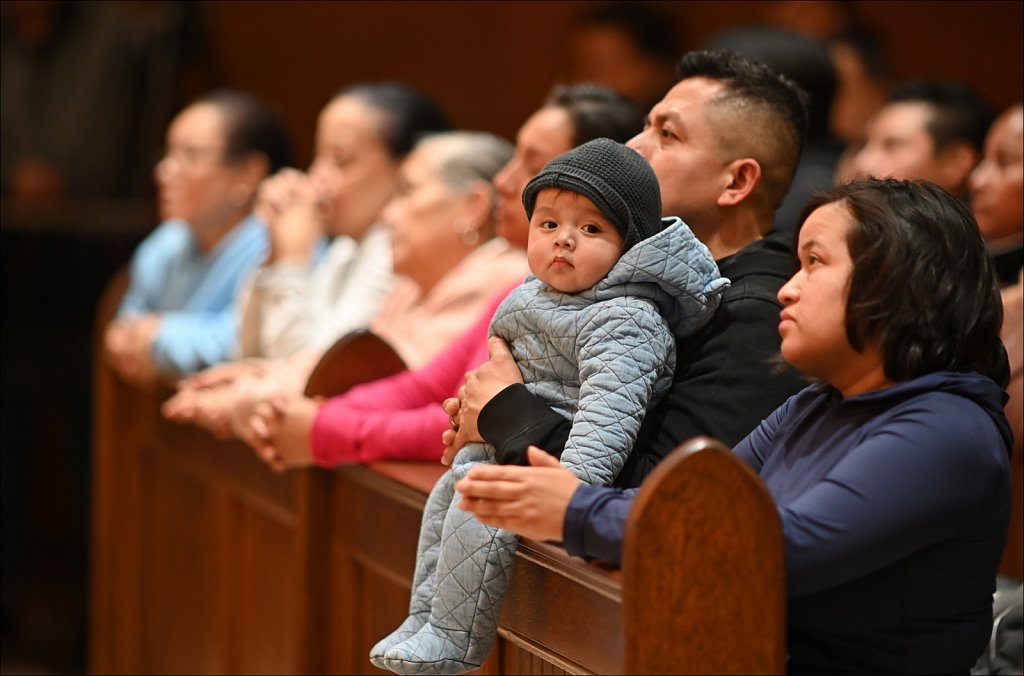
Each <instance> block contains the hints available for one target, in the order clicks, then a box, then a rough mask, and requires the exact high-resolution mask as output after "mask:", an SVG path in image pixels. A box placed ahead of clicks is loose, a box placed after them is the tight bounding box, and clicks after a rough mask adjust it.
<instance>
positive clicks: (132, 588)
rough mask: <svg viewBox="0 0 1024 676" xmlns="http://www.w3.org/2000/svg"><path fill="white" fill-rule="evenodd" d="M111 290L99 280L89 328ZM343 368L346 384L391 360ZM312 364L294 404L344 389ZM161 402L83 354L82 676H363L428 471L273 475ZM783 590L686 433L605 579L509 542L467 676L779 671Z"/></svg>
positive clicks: (754, 519) (735, 503)
mask: <svg viewBox="0 0 1024 676" xmlns="http://www.w3.org/2000/svg"><path fill="white" fill-rule="evenodd" d="M123 284H124V280H123V278H120V280H119V281H118V280H115V282H113V283H112V284H111V285H110V287H108V289H107V294H106V296H105V298H104V300H103V303H102V304H101V308H100V310H99V312H98V316H97V327H98V330H99V329H100V328H101V327H102V326H104V325H105V323H106V321H107V320H108V319H109V317H110V316H111V315H112V314H113V311H114V308H115V307H116V302H117V298H118V297H119V296H120V291H121V290H122V289H123ZM364 340H365V342H366V343H367V344H371V345H372V344H374V341H373V340H372V339H364ZM97 344H101V343H97ZM377 347H379V346H374V347H373V348H372V349H377ZM360 364H361V365H360V368H362V369H363V371H362V372H361V373H360V375H359V378H362V379H365V378H370V377H376V376H379V375H382V374H374V373H371V371H372V369H371V368H369V367H368V365H371V364H378V365H381V366H382V368H381V370H382V371H383V372H387V371H389V370H394V368H397V366H400V362H399V363H398V364H397V365H396V363H395V362H393V361H390V362H389V361H388V359H387V358H386V357H382V356H381V355H380V354H376V355H374V356H373V357H372V358H367V359H364V360H362V361H361V362H360ZM364 367H365V368H364ZM331 368H333V367H331ZM327 370H329V369H328V367H323V368H318V373H319V375H316V373H315V374H314V378H311V382H310V385H311V388H310V391H314V390H315V391H317V392H322V393H325V392H336V391H338V390H343V389H344V387H346V386H347V385H350V384H352V383H351V382H349V383H347V384H342V385H340V386H339V385H338V384H337V383H338V382H339V381H338V380H336V379H335V378H333V377H327V376H326V375H325V373H326V372H327ZM335 375H337V374H335ZM317 378H321V380H320V381H319V384H316V383H314V381H316V380H317ZM359 378H350V380H358V379H359ZM169 394H170V390H168V389H158V390H155V391H142V390H138V389H133V388H131V387H129V386H127V385H125V384H124V383H123V382H121V381H120V380H119V379H118V378H117V377H116V376H115V375H114V374H113V373H112V372H111V371H110V370H109V369H108V368H107V367H106V365H105V364H104V363H103V360H102V358H101V356H100V355H99V354H97V359H96V382H95V416H96V426H95V439H94V455H93V459H94V490H93V494H94V496H95V497H94V506H93V535H94V539H93V545H92V547H93V549H92V583H93V586H92V598H91V616H90V622H91V623H90V653H89V667H90V671H91V672H92V673H97V674H99V673H145V674H150V673H379V672H377V670H376V669H374V668H373V667H372V665H371V664H370V663H369V661H368V659H367V653H368V651H369V648H370V647H371V646H372V645H373V644H374V643H375V642H376V641H377V640H378V639H379V638H381V637H382V636H383V635H385V634H386V633H388V632H389V631H391V630H392V629H394V628H395V627H396V626H397V625H398V623H399V622H400V621H401V620H402V619H403V618H404V617H405V614H406V610H407V604H408V599H409V590H410V586H411V578H412V572H413V562H414V557H415V545H416V540H417V536H418V533H419V526H420V518H421V514H422V508H423V503H424V501H425V499H426V494H427V493H428V492H429V490H430V488H431V486H432V485H433V483H434V482H435V481H436V479H437V477H438V476H439V475H440V473H441V472H442V471H443V468H442V467H441V466H440V465H433V464H423V463H419V464H417V463H399V462H395V463H380V464H375V465H370V466H346V467H342V468H340V469H338V470H336V471H325V470H322V469H305V470H299V471H291V472H288V473H286V474H283V475H276V474H273V473H272V472H270V471H268V470H267V468H266V467H265V466H264V465H263V463H262V462H260V461H259V460H258V459H257V458H256V457H255V455H254V454H253V453H252V451H251V450H250V449H248V447H246V446H244V445H242V444H241V443H238V442H224V441H219V440H216V439H215V438H214V437H212V436H211V435H209V434H207V433H206V432H204V431H202V430H200V429H198V428H194V427H192V426H188V425H179V424H176V423H172V422H169V421H167V420H166V419H164V418H163V417H162V416H161V415H160V411H159V407H160V403H161V402H162V401H163V400H164V399H165V398H166V397H167V396H168V395H169ZM784 589H785V581H784V579H783V554H782V540H781V533H780V529H779V523H778V517H777V514H776V511H775V509H774V507H773V506H772V503H771V500H770V498H769V496H768V494H767V492H766V491H765V489H764V487H763V485H762V484H761V482H760V481H759V480H758V479H757V477H756V476H755V475H754V474H753V473H752V472H750V470H749V469H747V468H746V467H745V466H744V465H743V464H742V463H741V462H739V461H738V460H737V459H735V458H734V457H733V456H732V455H731V454H730V453H729V452H728V450H727V449H725V448H723V447H721V445H720V444H717V442H713V441H711V440H709V439H697V440H694V441H692V442H690V443H689V444H686V445H685V446H684V447H682V448H680V449H678V450H677V451H676V452H675V453H674V454H673V455H671V456H670V457H669V458H667V459H666V460H665V461H664V462H663V464H662V465H661V466H660V467H659V468H658V469H657V471H656V472H655V473H654V474H652V475H651V477H650V478H649V480H648V481H647V482H646V483H645V485H644V488H643V490H642V491H641V492H640V496H639V497H638V500H637V503H636V505H635V509H634V510H633V512H632V513H631V515H630V521H629V524H628V530H627V539H626V543H625V551H624V565H623V568H622V570H621V571H613V570H609V569H606V568H604V567H601V566H599V565H597V564H594V563H588V562H585V561H582V560H580V559H577V558H574V557H570V556H569V555H567V554H566V553H565V551H564V550H563V549H561V548H560V547H558V546H556V545H553V544H549V543H543V542H536V541H532V540H523V541H522V543H521V545H520V547H519V550H518V553H517V562H516V567H515V572H514V575H513V579H512V582H511V585H510V588H509V592H508V595H507V597H506V601H505V605H504V607H503V610H502V614H501V620H500V627H499V641H498V646H497V648H496V650H495V651H494V653H493V654H492V656H491V658H490V659H489V660H488V662H487V663H486V664H485V665H484V666H483V667H482V668H481V670H480V672H481V673H493V674H504V673H521V674H540V673H544V674H552V673H555V674H557V673H715V672H720V673H726V672H732V673H781V672H783V671H784V669H785V636H784V627H785V621H784V612H785V610H784V609H785V596H784Z"/></svg>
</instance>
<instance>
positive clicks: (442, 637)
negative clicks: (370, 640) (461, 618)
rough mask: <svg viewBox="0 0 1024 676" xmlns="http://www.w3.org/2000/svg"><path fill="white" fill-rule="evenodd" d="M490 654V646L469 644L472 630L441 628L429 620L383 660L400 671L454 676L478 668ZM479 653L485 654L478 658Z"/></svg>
mask: <svg viewBox="0 0 1024 676" xmlns="http://www.w3.org/2000/svg"><path fill="white" fill-rule="evenodd" d="M492 642H493V640H492ZM488 653H490V646H470V645H469V632H468V631H459V630H455V631H447V630H446V631H439V630H437V629H435V628H434V627H433V626H432V625H431V624H429V623H427V624H424V625H423V627H422V628H421V629H420V630H419V631H418V632H416V634H415V635H413V636H412V637H410V638H408V639H407V640H405V641H403V642H401V643H399V644H397V645H395V646H394V647H392V648H391V649H390V650H388V651H387V653H385V655H384V660H383V662H384V668H385V669H389V670H390V671H393V672H395V673H396V674H440V675H442V676H453V675H454V674H464V673H466V672H467V671H472V670H474V669H477V668H478V667H479V666H480V665H481V664H483V661H484V659H485V658H486V657H487V654H488ZM478 655H482V657H480V658H479V659H476V656H478Z"/></svg>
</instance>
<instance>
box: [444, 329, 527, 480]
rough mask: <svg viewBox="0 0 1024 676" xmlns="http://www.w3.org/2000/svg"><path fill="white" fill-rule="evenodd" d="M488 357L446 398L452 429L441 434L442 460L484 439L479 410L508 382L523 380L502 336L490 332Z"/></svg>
mask: <svg viewBox="0 0 1024 676" xmlns="http://www.w3.org/2000/svg"><path fill="white" fill-rule="evenodd" d="M487 357H488V360H487V361H486V362H484V363H483V364H481V365H480V367H479V368H478V369H476V370H475V371H470V372H469V373H467V374H466V384H465V385H463V386H462V387H461V388H460V389H459V396H458V398H451V399H445V401H444V404H442V406H443V407H444V412H445V413H447V414H448V415H449V417H450V418H451V420H452V423H453V425H452V429H451V430H446V431H445V432H444V434H443V435H442V436H441V441H442V443H444V445H445V450H444V455H443V456H442V457H441V462H442V464H445V465H451V464H452V460H453V459H454V458H455V454H456V453H458V452H459V450H460V449H461V448H462V447H463V446H465V445H466V444H468V443H470V442H473V441H483V438H482V437H481V436H480V432H479V430H478V429H477V419H478V418H479V417H480V410H481V409H483V407H484V406H485V405H486V404H487V402H489V401H490V400H491V399H493V398H494V395H496V394H498V392H501V391H502V390H503V389H505V388H506V387H508V386H509V385H514V384H516V383H522V382H523V374H522V373H521V372H520V371H519V366H518V365H517V364H516V360H515V358H514V357H513V356H512V353H511V352H510V351H509V349H508V345H507V344H506V343H505V341H504V340H502V339H501V338H498V337H497V336H492V337H491V338H490V339H489V340H488V341H487Z"/></svg>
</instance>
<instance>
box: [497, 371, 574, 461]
mask: <svg viewBox="0 0 1024 676" xmlns="http://www.w3.org/2000/svg"><path fill="white" fill-rule="evenodd" d="M571 428H572V423H571V422H570V421H569V420H566V419H565V418H563V417H562V416H560V415H559V414H557V413H555V412H554V411H552V410H551V409H550V408H548V406H547V404H545V403H544V402H543V401H542V400H541V399H538V398H537V397H535V396H533V395H532V394H530V391H529V390H527V389H526V386H525V385H519V384H517V385H509V386H508V387H506V388H505V389H503V390H502V391H501V392H499V393H498V394H497V395H495V396H494V398H492V399H491V400H490V401H489V402H487V404H486V405H485V406H484V407H483V409H481V410H480V418H479V420H477V429H479V431H480V434H481V436H483V438H484V440H485V441H487V442H488V443H489V444H491V445H492V446H494V448H495V449H497V457H498V462H500V463H501V464H503V465H526V464H529V463H528V462H527V459H526V448H527V447H528V446H530V445H533V446H537V447H538V448H542V449H544V450H545V451H547V452H548V453H550V454H551V455H553V456H555V457H556V458H558V457H560V456H561V455H562V450H563V449H564V448H565V442H566V441H567V440H568V439H569V431H570V429H571Z"/></svg>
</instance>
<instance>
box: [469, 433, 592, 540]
mask: <svg viewBox="0 0 1024 676" xmlns="http://www.w3.org/2000/svg"><path fill="white" fill-rule="evenodd" d="M527 456H528V458H529V460H530V466H529V467H519V466H516V465H484V464H479V465H476V466H474V467H473V468H472V469H470V470H469V474H468V475H467V476H466V478H464V479H462V480H461V481H459V482H458V483H457V484H456V485H455V489H456V490H457V491H459V493H461V494H462V500H461V501H460V502H459V509H461V510H463V511H465V512H472V513H473V514H474V515H476V518H477V519H479V520H480V521H482V522H483V523H485V524H487V525H488V526H494V527H495V528H504V529H506V530H510V531H512V532H513V533H517V534H519V535H521V536H523V537H527V538H533V539H534V540H556V541H561V540H562V533H563V524H564V522H565V512H566V510H567V509H568V508H569V501H570V500H571V499H572V496H573V493H575V492H576V489H577V488H579V486H580V484H581V481H580V480H579V479H578V478H577V477H576V475H575V474H573V473H572V472H570V471H569V470H568V469H566V468H565V467H564V466H563V465H562V463H561V462H559V460H558V458H556V457H554V456H553V455H551V454H550V453H547V452H546V451H542V450H541V449H539V448H537V447H536V446H531V447H530V448H529V449H528V450H527Z"/></svg>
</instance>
